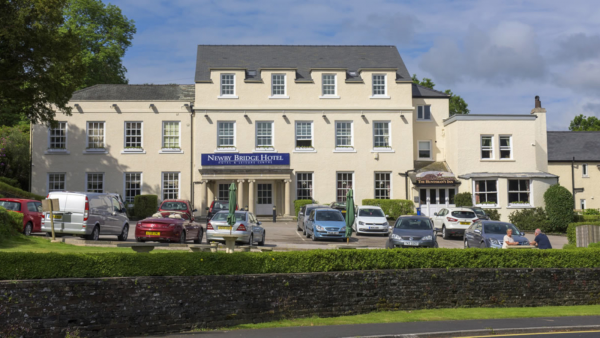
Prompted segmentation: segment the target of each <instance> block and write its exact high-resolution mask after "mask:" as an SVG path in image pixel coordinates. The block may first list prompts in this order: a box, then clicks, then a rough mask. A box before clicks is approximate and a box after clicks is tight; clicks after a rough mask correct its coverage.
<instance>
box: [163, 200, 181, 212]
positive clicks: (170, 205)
mask: <svg viewBox="0 0 600 338" xmlns="http://www.w3.org/2000/svg"><path fill="white" fill-rule="evenodd" d="M160 208H161V209H162V210H183V211H185V210H187V204H185V203H183V202H165V203H163V204H162V205H161V206H160Z"/></svg>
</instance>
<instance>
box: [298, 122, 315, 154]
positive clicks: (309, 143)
mask: <svg viewBox="0 0 600 338" xmlns="http://www.w3.org/2000/svg"><path fill="white" fill-rule="evenodd" d="M312 126H313V123H312V122H296V149H312V148H313V137H312V136H313V130H312Z"/></svg>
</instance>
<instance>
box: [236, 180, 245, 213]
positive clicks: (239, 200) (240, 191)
mask: <svg viewBox="0 0 600 338" xmlns="http://www.w3.org/2000/svg"><path fill="white" fill-rule="evenodd" d="M244 182H245V180H238V196H237V204H238V208H239V210H244V207H245V206H244Z"/></svg>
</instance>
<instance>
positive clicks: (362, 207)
mask: <svg viewBox="0 0 600 338" xmlns="http://www.w3.org/2000/svg"><path fill="white" fill-rule="evenodd" d="M358 208H359V209H366V208H369V209H373V208H375V209H381V207H379V206H377V205H361V206H359V207H358Z"/></svg>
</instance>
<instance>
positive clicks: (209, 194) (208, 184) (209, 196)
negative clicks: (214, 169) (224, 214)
mask: <svg viewBox="0 0 600 338" xmlns="http://www.w3.org/2000/svg"><path fill="white" fill-rule="evenodd" d="M211 185H212V181H206V200H207V205H206V206H207V207H210V204H211V203H212V201H214V200H215V194H214V193H213V190H212V187H211Z"/></svg>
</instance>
